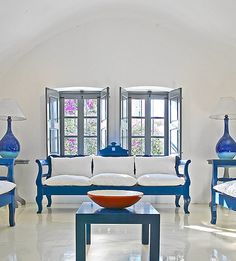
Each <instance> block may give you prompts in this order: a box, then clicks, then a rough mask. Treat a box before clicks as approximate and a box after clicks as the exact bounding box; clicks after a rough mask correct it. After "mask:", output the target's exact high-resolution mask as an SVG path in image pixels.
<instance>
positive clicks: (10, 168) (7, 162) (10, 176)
mask: <svg viewBox="0 0 236 261" xmlns="http://www.w3.org/2000/svg"><path fill="white" fill-rule="evenodd" d="M14 162H15V159H3V158H0V166H6V167H7V176H6V177H3V176H0V180H7V181H10V182H15V181H14Z"/></svg>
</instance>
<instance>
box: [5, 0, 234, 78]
mask: <svg viewBox="0 0 236 261" xmlns="http://www.w3.org/2000/svg"><path fill="white" fill-rule="evenodd" d="M235 11H236V1H235V0H226V1H222V0H198V1H189V0H179V1H176V0H146V1H143V0H112V1H110V0H90V1H88V0H67V1H65V0H50V1H49V0H41V1H37V0H21V1H18V0H8V1H0V33H1V37H0V74H2V73H3V68H7V67H9V66H10V65H11V64H12V63H14V62H16V61H17V59H19V57H21V56H22V55H24V54H25V53H27V52H28V51H30V50H31V49H32V48H34V47H35V46H36V45H38V44H40V43H42V42H44V41H46V40H47V39H49V38H50V37H53V36H54V35H55V34H59V33H61V32H63V31H66V30H69V29H70V28H73V27H75V26H79V25H80V24H81V23H83V22H84V21H86V19H93V18H94V17H96V16H98V15H102V14H105V13H106V14H109V13H112V14H114V13H117V14H118V13H120V14H122V13H126V14H129V13H130V14H132V15H133V14H135V13H137V14H139V15H143V16H144V17H146V19H154V20H156V22H157V23H161V24H162V23H164V24H165V25H166V26H167V25H168V26H180V27H183V28H185V29H187V30H191V31H192V32H195V33H196V34H198V35H199V36H201V35H202V36H203V37H206V36H207V37H211V38H213V39H217V41H221V42H222V44H223V43H225V44H229V45H231V46H234V47H235V46H236V30H235V28H234V25H235V24H236V16H235Z"/></svg>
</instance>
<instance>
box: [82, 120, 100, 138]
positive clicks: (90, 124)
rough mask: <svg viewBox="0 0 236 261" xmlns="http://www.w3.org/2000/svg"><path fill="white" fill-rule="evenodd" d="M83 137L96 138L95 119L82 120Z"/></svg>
mask: <svg viewBox="0 0 236 261" xmlns="http://www.w3.org/2000/svg"><path fill="white" fill-rule="evenodd" d="M84 135H85V136H96V135H97V119H96V118H95V119H91V118H85V119H84Z"/></svg>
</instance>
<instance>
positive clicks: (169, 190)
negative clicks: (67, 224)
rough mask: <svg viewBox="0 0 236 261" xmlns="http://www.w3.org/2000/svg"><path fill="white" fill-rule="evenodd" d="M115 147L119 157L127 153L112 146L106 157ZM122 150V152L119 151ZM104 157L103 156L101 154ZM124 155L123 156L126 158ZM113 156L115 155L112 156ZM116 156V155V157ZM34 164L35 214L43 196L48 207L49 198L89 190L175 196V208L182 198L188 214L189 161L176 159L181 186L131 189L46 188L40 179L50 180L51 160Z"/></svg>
mask: <svg viewBox="0 0 236 261" xmlns="http://www.w3.org/2000/svg"><path fill="white" fill-rule="evenodd" d="M112 146H115V147H117V148H118V150H116V151H115V152H114V153H117V152H118V151H123V152H120V153H121V155H120V156H124V154H122V153H125V152H126V153H128V152H127V150H124V149H122V148H121V147H120V146H118V145H115V144H112V145H110V147H109V146H108V149H107V150H105V151H106V155H107V156H111V154H109V153H110V151H111V147H112ZM121 149H122V150H121ZM103 155H105V154H103ZM113 155H114V154H113ZM127 155H128V154H126V155H125V156H127ZM114 156H115V155H114ZM116 156H118V155H116ZM36 163H37V164H38V176H37V179H36V185H37V196H36V203H37V205H38V211H37V213H41V212H42V210H43V205H42V200H43V196H44V195H45V196H46V197H47V198H48V207H50V206H51V203H52V200H51V196H53V195H87V192H88V191H90V190H101V189H102V190H104V189H118V190H134V191H140V192H143V193H144V195H153V196H155V195H175V196H176V200H175V203H176V206H177V207H179V206H180V205H179V199H180V197H181V196H183V198H184V211H185V213H186V214H189V210H188V207H189V204H190V200H191V198H190V194H189V187H190V184H191V182H190V177H189V173H188V167H189V164H190V163H191V161H190V160H181V159H180V158H179V157H176V165H175V170H176V175H177V176H178V177H183V178H184V179H185V183H184V184H183V185H179V186H140V185H135V186H132V187H129V186H117V187H116V186H95V185H91V186H46V185H43V184H42V178H43V177H45V178H46V179H47V178H50V177H51V171H52V166H51V158H50V157H48V158H47V159H46V160H45V159H44V160H36ZM181 165H182V166H184V173H180V172H179V166H181ZM43 167H47V170H46V171H45V173H44V172H43Z"/></svg>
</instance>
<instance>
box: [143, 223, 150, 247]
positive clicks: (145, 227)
mask: <svg viewBox="0 0 236 261" xmlns="http://www.w3.org/2000/svg"><path fill="white" fill-rule="evenodd" d="M148 243H149V224H142V244H143V245H148Z"/></svg>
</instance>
